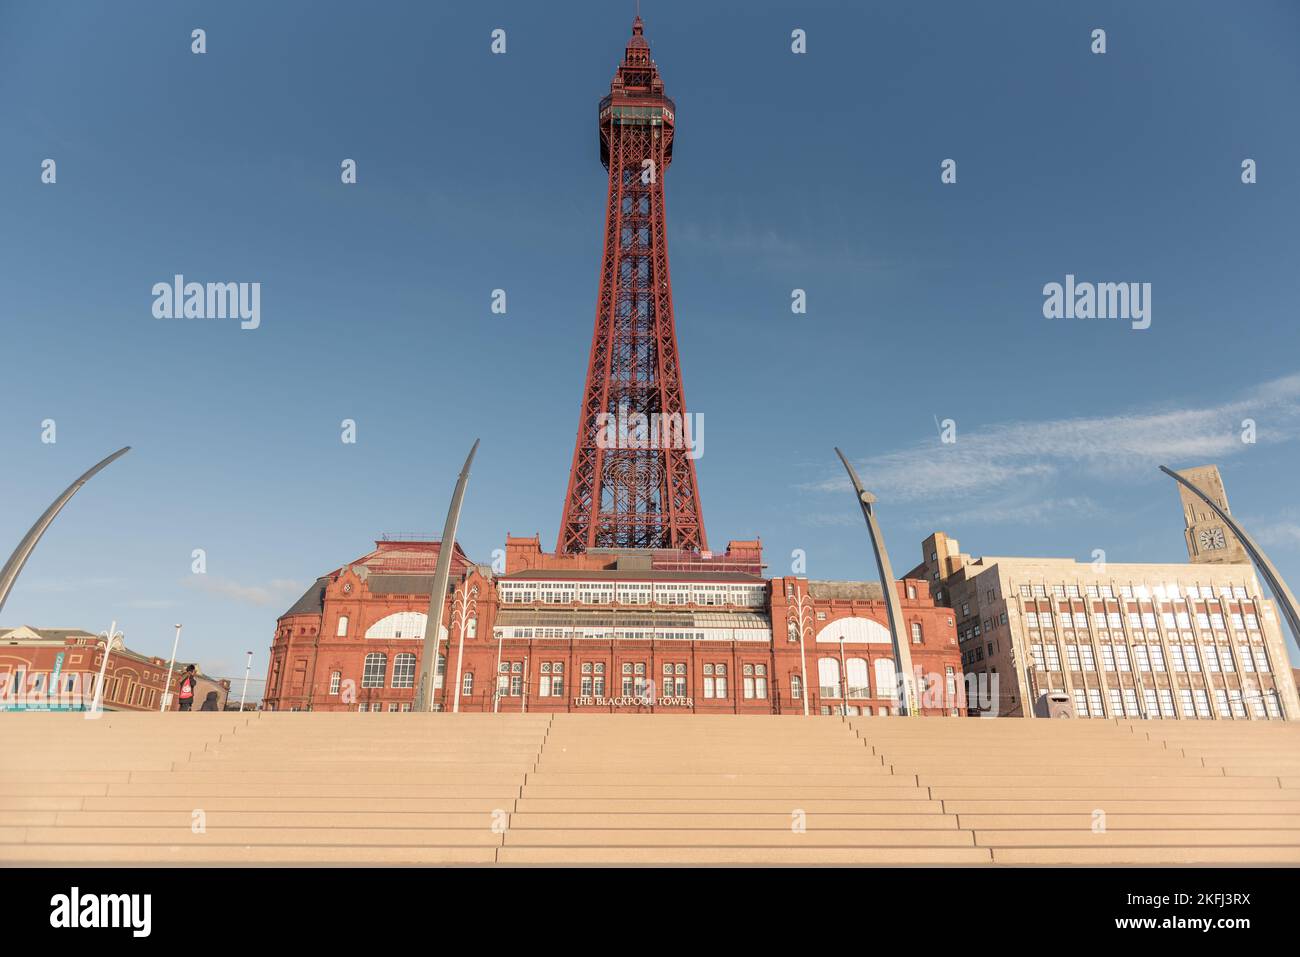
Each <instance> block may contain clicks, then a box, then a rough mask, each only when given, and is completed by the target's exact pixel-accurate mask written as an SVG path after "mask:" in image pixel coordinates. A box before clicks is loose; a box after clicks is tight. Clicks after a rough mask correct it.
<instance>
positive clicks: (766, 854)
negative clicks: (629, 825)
mask: <svg viewBox="0 0 1300 957" xmlns="http://www.w3.org/2000/svg"><path fill="white" fill-rule="evenodd" d="M2 857H3V855H2V854H0V858H2ZM497 861H498V862H499V863H502V864H550V865H564V864H579V865H596V866H627V867H645V866H652V865H678V866H692V865H734V866H754V865H800V864H803V865H807V864H859V865H886V864H901V865H919V864H931V865H940V864H989V863H992V854H991V853H990V852H989V849H988V848H986V847H522V846H519V845H511V846H507V847H502V848H500V849H499V850H498V852H497Z"/></svg>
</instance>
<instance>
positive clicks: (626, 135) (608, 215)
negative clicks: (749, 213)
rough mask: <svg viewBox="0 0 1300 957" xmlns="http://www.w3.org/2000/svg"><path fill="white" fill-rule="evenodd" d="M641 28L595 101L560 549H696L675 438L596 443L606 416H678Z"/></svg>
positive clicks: (657, 124) (657, 144)
mask: <svg viewBox="0 0 1300 957" xmlns="http://www.w3.org/2000/svg"><path fill="white" fill-rule="evenodd" d="M643 34H644V27H643V26H642V23H641V18H640V17H639V16H638V17H637V18H636V19H635V20H634V21H633V23H632V39H631V40H630V41H628V45H627V50H626V52H625V54H624V57H623V62H622V64H620V65H619V68H618V70H617V72H616V73H615V74H614V79H613V81H612V82H611V83H610V87H609V95H608V96H606V97H605V98H604V99H602V100H601V101H600V159H601V162H602V163H603V164H604V165H605V167H606V168H607V169H608V170H609V198H608V200H607V203H606V208H605V250H604V259H603V261H602V263H601V267H600V291H599V296H598V299H597V304H596V325H595V331H594V333H593V334H592V338H591V358H590V361H589V362H588V365H587V385H586V388H585V390H584V392H583V397H582V411H581V414H580V416H579V418H578V436H577V441H576V443H575V446H574V450H573V468H572V469H571V470H570V472H569V491H568V495H567V496H566V497H565V501H564V517H563V519H562V520H561V522H560V536H559V543H558V544H557V545H556V551H557V552H560V553H575V552H583V551H586V550H587V549H589V548H682V549H690V550H704V549H707V548H708V543H707V541H706V540H705V536H704V518H703V515H702V513H701V511H700V496H699V488H698V485H697V484H696V480H695V461H694V459H693V458H691V457H690V455H688V450H687V449H686V448H684V447H682V443H678V442H672V441H666V440H665V437H664V436H662V435H661V436H660V441H658V442H654V443H652V444H653V445H654V447H651V448H637V447H626V445H627V444H635V443H626V444H625V443H621V442H618V443H611V442H609V441H608V440H603V439H602V436H607V435H609V434H610V433H609V430H608V423H609V421H610V419H609V418H606V417H612V418H613V419H614V421H616V422H624V423H625V422H628V421H633V422H635V421H636V416H637V415H638V414H640V415H644V416H646V417H647V419H648V420H651V421H657V422H668V421H673V420H674V419H673V417H677V418H676V421H682V420H684V419H685V418H686V400H685V398H684V397H683V394H682V371H681V364H680V362H679V357H678V350H677V330H676V327H675V326H674V324H673V295H672V280H671V278H670V277H669V274H668V239H667V234H666V221H665V214H664V175H663V174H664V172H665V171H666V170H667V168H668V165H669V163H671V162H672V158H673V124H674V114H675V113H676V107H675V106H674V105H673V101H672V100H670V99H669V98H668V97H667V96H665V95H664V84H663V80H662V79H660V77H659V68H658V67H657V66H656V65H655V62H654V61H653V60H652V59H650V45H649V44H648V43H647V42H646V39H645V36H644V35H643ZM674 445H675V446H676V447H673V446H674Z"/></svg>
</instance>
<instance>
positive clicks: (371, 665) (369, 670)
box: [361, 651, 388, 688]
mask: <svg viewBox="0 0 1300 957" xmlns="http://www.w3.org/2000/svg"><path fill="white" fill-rule="evenodd" d="M387 670H388V655H385V654H382V653H380V652H378V651H372V652H371V653H370V654H368V655H366V663H365V666H364V667H363V668H362V671H361V687H363V688H382V687H383V686H384V672H386V671H387Z"/></svg>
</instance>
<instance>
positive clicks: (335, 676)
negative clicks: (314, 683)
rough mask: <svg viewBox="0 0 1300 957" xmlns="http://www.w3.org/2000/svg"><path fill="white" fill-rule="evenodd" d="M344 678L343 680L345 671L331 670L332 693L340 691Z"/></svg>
mask: <svg viewBox="0 0 1300 957" xmlns="http://www.w3.org/2000/svg"><path fill="white" fill-rule="evenodd" d="M342 680H343V672H341V671H331V672H330V694H338V693H339V683H340V682H341V681H342Z"/></svg>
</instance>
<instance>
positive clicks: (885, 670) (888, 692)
mask: <svg viewBox="0 0 1300 957" xmlns="http://www.w3.org/2000/svg"><path fill="white" fill-rule="evenodd" d="M876 697H877V698H887V699H889V700H890V701H897V700H898V682H897V680H896V678H895V671H894V659H893V658H877V659H876Z"/></svg>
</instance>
